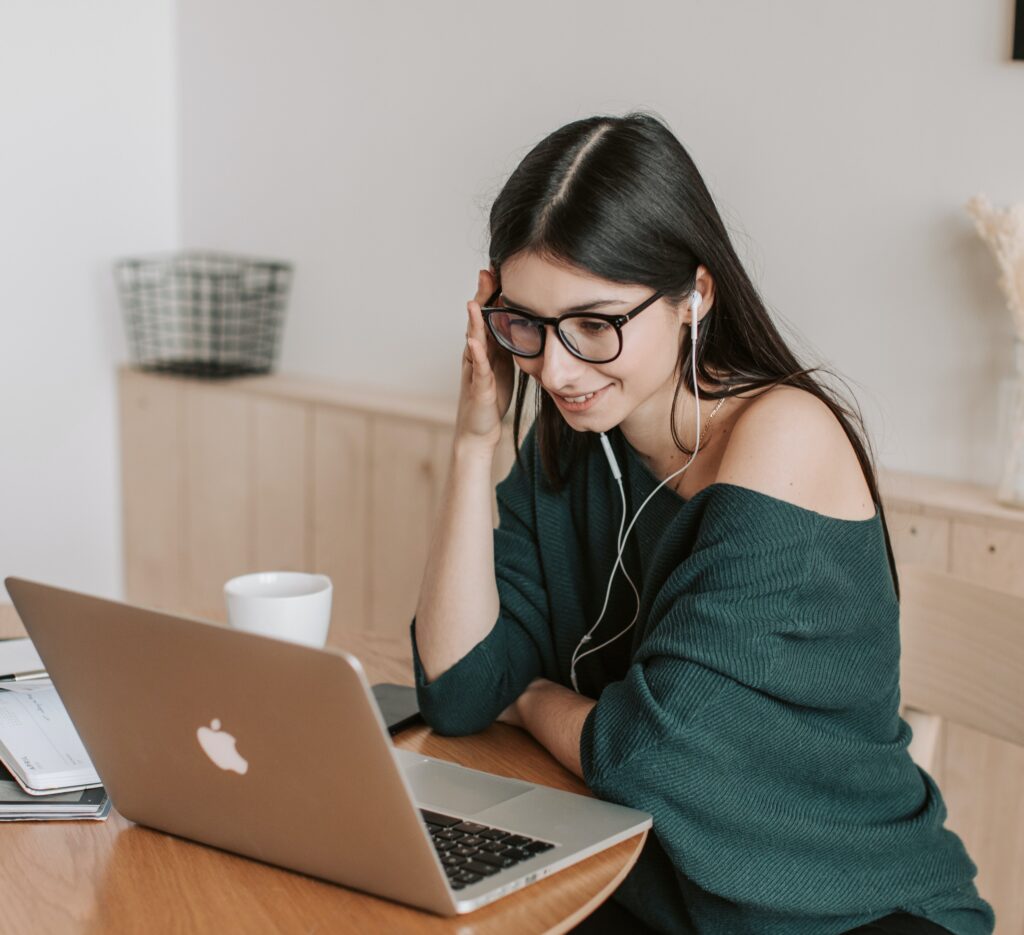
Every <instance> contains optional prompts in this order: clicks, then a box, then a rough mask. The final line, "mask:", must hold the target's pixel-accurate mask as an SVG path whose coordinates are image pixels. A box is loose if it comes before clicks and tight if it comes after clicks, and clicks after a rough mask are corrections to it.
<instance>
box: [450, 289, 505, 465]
mask: <svg viewBox="0 0 1024 935" xmlns="http://www.w3.org/2000/svg"><path fill="white" fill-rule="evenodd" d="M497 288H498V283H497V279H496V278H495V276H494V273H492V272H491V271H490V270H480V273H479V275H478V277H477V290H476V296H475V297H474V298H473V299H471V300H470V301H469V302H468V303H467V304H466V310H467V312H468V315H469V323H468V325H467V328H466V348H465V351H464V352H463V355H462V386H461V389H460V392H459V411H458V416H457V417H456V422H455V441H456V444H457V445H459V444H466V443H468V444H472V445H480V446H483V447H485V448H486V447H490V448H491V449H492V450H493V449H494V448H496V447H497V446H498V442H499V441H500V440H501V420H502V419H503V418H504V417H505V413H506V412H508V407H509V403H510V402H511V401H512V383H513V376H514V372H515V364H513V362H512V355H511V354H510V353H509V352H508V351H506V350H505V349H504V348H503V347H501V346H500V345H499V344H498V343H497V342H496V341H495V340H494V338H493V337H491V335H490V333H489V332H488V330H487V326H486V325H485V324H484V318H483V315H482V313H481V312H480V306H481V304H482V303H484V302H486V301H487V300H488V299H489V298H490V297H491V296H492V295H493V294H494V292H495V290H496V289H497Z"/></svg>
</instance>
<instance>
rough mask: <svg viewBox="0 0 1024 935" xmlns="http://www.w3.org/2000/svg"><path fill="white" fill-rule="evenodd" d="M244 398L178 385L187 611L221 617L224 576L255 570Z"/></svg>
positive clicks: (210, 387)
mask: <svg viewBox="0 0 1024 935" xmlns="http://www.w3.org/2000/svg"><path fill="white" fill-rule="evenodd" d="M252 412H253V410H252V403H251V400H250V399H249V398H248V397H247V396H245V395H243V394H241V393H232V392H231V391H230V390H229V389H226V388H223V387H220V386H218V385H217V384H215V383H211V384H204V383H201V382H199V381H196V382H193V383H190V384H189V385H188V386H187V387H186V388H185V425H186V432H185V491H186V500H185V524H186V541H187V543H188V545H187V548H186V550H185V562H184V572H185V573H184V576H183V579H184V580H183V589H184V597H185V604H186V607H187V608H188V610H190V611H191V612H192V613H195V614H198V615H201V616H204V617H209V618H211V619H214V620H225V619H226V616H227V614H226V611H225V607H224V582H225V581H227V580H228V579H229V578H233V577H234V576H235V575H242V574H246V573H248V572H250V571H255V570H257V569H256V568H255V566H254V558H255V556H254V554H253V551H254V550H253V549H252V541H253V527H254V525H255V522H254V518H253V510H252V506H253V498H252V489H253V488H252V447H251V440H252Z"/></svg>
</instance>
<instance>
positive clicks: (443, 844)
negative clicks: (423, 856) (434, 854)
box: [434, 838, 455, 854]
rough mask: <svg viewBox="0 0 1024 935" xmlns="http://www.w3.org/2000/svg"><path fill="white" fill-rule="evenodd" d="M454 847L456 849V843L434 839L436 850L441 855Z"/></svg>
mask: <svg viewBox="0 0 1024 935" xmlns="http://www.w3.org/2000/svg"><path fill="white" fill-rule="evenodd" d="M453 847H455V842H454V841H438V839H437V838H434V850H435V851H438V852H439V853H441V854H443V853H444V852H445V851H447V850H451V849H452V848H453Z"/></svg>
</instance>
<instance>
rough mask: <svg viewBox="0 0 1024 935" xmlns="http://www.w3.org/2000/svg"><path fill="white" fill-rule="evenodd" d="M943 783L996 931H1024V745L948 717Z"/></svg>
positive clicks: (954, 826)
mask: <svg viewBox="0 0 1024 935" xmlns="http://www.w3.org/2000/svg"><path fill="white" fill-rule="evenodd" d="M940 789H941V790H942V795H943V798H944V799H945V801H946V806H947V808H948V809H949V819H948V822H947V825H948V827H949V828H950V829H952V830H953V831H955V832H956V833H957V834H958V835H959V836H960V838H961V840H962V841H963V842H964V845H965V846H966V847H967V853H968V854H970V855H971V857H972V858H973V860H974V861H975V863H977V865H978V877H977V880H976V881H975V884H976V886H977V887H978V892H979V893H981V895H982V896H983V897H984V898H985V899H987V900H988V901H989V902H990V903H991V904H992V906H993V908H994V909H995V912H996V932H997V933H999V935H1002V933H1004V932H1005V933H1007V935H1010V933H1014V932H1024V886H1022V885H1021V880H1022V879H1024V748H1021V747H1017V746H1013V745H1012V744H1009V743H1005V742H1004V741H1001V740H996V739H995V738H994V737H988V736H986V735H985V734H981V733H979V732H978V731H975V730H970V729H969V728H966V727H961V726H960V725H959V724H953V723H947V724H946V725H945V738H944V743H943V754H942V782H941V785H940Z"/></svg>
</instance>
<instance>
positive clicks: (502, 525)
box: [411, 429, 993, 935]
mask: <svg viewBox="0 0 1024 935" xmlns="http://www.w3.org/2000/svg"><path fill="white" fill-rule="evenodd" d="M609 439H610V441H611V442H612V445H613V447H614V449H615V452H616V456H617V459H618V462H619V464H620V466H621V468H622V473H623V484H624V486H625V491H626V500H627V503H628V508H629V513H628V516H629V517H632V516H633V514H634V513H635V511H636V510H637V508H638V507H639V506H640V504H641V503H642V502H643V500H644V499H645V498H646V496H647V494H648V493H650V492H651V491H652V490H653V489H654V487H655V486H656V484H657V480H656V479H655V478H654V477H653V475H652V474H651V473H650V471H649V470H648V469H647V467H646V465H645V464H644V462H643V461H642V460H641V459H640V457H639V455H638V454H637V452H636V451H634V450H633V449H632V447H631V446H630V445H629V443H628V442H627V441H626V440H625V438H624V436H623V435H622V434H621V432H619V431H618V430H617V429H616V430H613V431H612V432H610V433H609ZM591 442H592V443H591V445H590V447H589V450H588V455H587V457H586V458H584V459H581V461H580V463H578V464H576V465H574V466H573V468H572V472H571V475H570V481H569V483H568V485H567V486H566V487H565V488H564V489H563V490H562V491H561V492H560V493H557V494H556V493H553V492H552V490H551V488H550V487H549V486H548V485H547V483H546V481H545V479H544V474H543V469H542V468H541V465H540V457H539V453H538V451H537V447H536V443H535V438H534V433H533V431H532V430H531V432H530V433H529V435H528V436H527V438H526V439H525V441H524V444H523V450H522V455H523V461H524V466H520V465H518V464H516V465H515V466H513V468H512V470H511V472H510V473H509V475H508V477H507V478H506V479H505V480H504V481H502V482H501V483H500V484H499V485H498V505H499V517H500V522H499V527H498V528H497V529H496V530H495V532H494V553H495V571H496V577H497V584H498V593H499V596H500V600H501V613H500V615H499V617H498V620H497V621H496V623H495V625H494V627H493V629H492V630H491V631H490V633H489V634H488V635H487V636H486V637H485V638H484V639H483V640H482V641H481V642H480V643H478V644H477V645H476V646H475V647H473V648H472V649H471V650H470V651H469V652H468V653H466V655H465V656H464V657H463V658H462V659H461V660H459V661H458V662H457V663H455V665H453V666H452V667H451V668H450V669H448V670H447V671H446V672H444V673H442V674H441V675H440V676H439V677H438V678H437V679H435V680H434V681H433V682H430V683H428V682H427V679H426V676H425V674H424V672H423V667H422V664H421V662H420V659H419V655H418V653H417V649H416V636H415V620H414V621H413V625H412V628H411V635H412V643H413V659H414V664H415V670H416V682H417V690H418V695H419V703H420V708H421V710H422V712H423V715H424V717H425V719H426V721H427V723H428V724H430V725H431V726H432V727H433V728H434V729H435V730H437V731H438V732H440V733H443V734H452V735H458V734H469V733H474V732H476V731H480V730H483V729H484V728H485V727H487V726H488V725H489V724H491V723H492V722H493V721H494V719H495V718H496V717H497V716H498V714H499V713H500V712H501V711H502V710H503V709H504V708H505V707H506V706H507V705H509V704H510V703H511V702H512V701H514V700H515V699H516V698H517V697H518V696H519V694H520V693H521V692H522V691H523V689H524V688H525V687H526V685H527V684H528V683H529V682H530V681H531V680H532V679H534V678H535V677H538V676H543V677H544V678H547V679H551V680H552V681H555V682H559V683H561V684H563V685H569V684H570V683H569V661H570V658H571V656H572V653H573V649H574V648H575V647H576V645H577V643H578V642H579V639H580V637H581V636H582V635H583V634H584V633H585V632H586V631H587V630H588V629H589V627H590V626H591V625H592V623H593V622H594V621H595V620H596V619H597V617H598V615H599V614H600V611H601V604H602V601H603V599H604V592H605V587H606V583H607V580H608V575H609V572H610V571H611V567H612V562H613V561H614V559H615V552H616V535H617V533H618V529H619V522H620V519H621V515H622V500H621V497H620V494H619V490H618V487H617V485H616V484H615V482H614V480H613V478H612V476H611V472H610V470H609V468H608V464H607V461H606V460H605V458H604V454H603V452H602V451H601V448H600V444H599V441H598V439H597V437H596V436H593V437H592V439H591ZM624 561H625V565H626V568H627V570H628V571H629V574H630V577H631V578H632V579H633V581H634V582H636V584H637V588H638V590H639V591H640V615H639V618H638V621H637V624H636V626H634V628H633V629H632V630H631V631H630V632H629V633H628V634H627V635H626V636H623V637H622V638H621V640H620V641H618V642H619V643H620V644H624V643H627V641H630V640H631V647H630V646H627V647H626V648H627V649H629V665H628V668H626V669H625V672H624V674H623V672H622V668H623V666H622V665H619V666H616V665H615V659H616V657H615V653H614V652H613V650H614V648H615V646H616V644H615V643H613V644H611V646H609V647H608V648H607V649H605V650H602V651H600V652H598V653H594V654H593V655H591V656H588V657H587V658H586V659H584V660H583V661H582V662H581V663H580V664H579V665H578V666H577V677H578V679H579V685H580V690H581V691H582V692H583V693H585V694H587V695H589V696H590V697H593V698H596V699H598V700H597V704H596V705H595V706H594V707H593V709H592V710H591V712H590V713H589V715H588V716H587V719H586V721H585V722H584V725H583V733H582V737H581V738H580V757H581V761H582V766H583V776H584V779H585V781H586V783H587V785H588V786H589V787H590V789H592V790H593V792H594V793H595V794H596V795H598V796H600V797H601V798H604V799H607V800H609V801H613V802H620V803H622V804H624V805H630V806H633V807H635V808H639V809H643V810H645V811H648V812H650V813H651V814H652V815H653V816H654V828H653V834H651V835H649V836H648V842H647V845H646V846H645V847H644V850H643V852H642V854H641V857H640V859H639V860H638V862H637V865H636V866H635V867H634V869H633V870H632V871H631V873H630V874H629V876H628V877H627V878H626V880H625V881H624V883H623V884H622V886H621V887H620V888H619V889H618V891H617V892H616V893H615V897H614V898H615V899H617V900H619V901H620V902H621V903H622V904H623V905H624V906H625V907H626V908H628V909H629V910H630V911H631V912H633V913H634V914H636V915H637V916H639V917H641V918H642V919H644V920H645V921H646V922H647V923H648V924H650V925H651V926H652V927H654V928H655V929H657V930H658V931H662V932H681V933H701V935H834V933H840V932H844V931H846V930H848V929H851V928H854V927H856V926H858V925H862V924H864V923H866V922H869V921H871V920H872V919H876V918H879V917H881V916H885V915H887V914H889V913H891V912H896V911H900V910H902V911H905V912H910V913H914V914H917V915H921V916H925V917H927V918H929V919H931V920H932V921H934V922H936V923H937V924H939V925H942V926H944V927H946V928H947V929H949V930H950V931H951V932H954V933H957V935H988V933H990V932H991V931H992V927H993V916H992V911H991V909H990V908H989V906H988V904H987V903H985V902H984V901H983V900H982V899H981V898H980V897H979V896H978V894H977V891H976V890H975V887H974V885H973V883H972V879H973V877H974V874H975V866H974V864H973V863H972V862H971V860H970V858H969V857H968V856H967V854H966V852H965V851H964V848H963V845H962V844H961V842H960V840H959V838H957V837H956V836H955V835H954V834H953V833H952V832H950V831H948V830H946V829H944V828H943V820H944V818H945V814H946V810H945V806H944V805H943V802H942V797H941V795H940V793H939V790H938V788H937V787H936V785H935V783H934V782H933V781H932V779H931V777H930V776H928V774H927V773H925V772H923V771H922V770H920V769H918V768H917V767H916V766H915V765H914V763H913V761H912V760H911V759H910V756H909V754H908V753H907V744H908V742H909V740H910V728H909V727H908V726H907V724H906V722H905V721H903V720H902V719H901V718H900V717H899V714H898V710H897V709H898V706H899V681H898V675H899V629H898V621H899V605H898V602H897V599H896V595H895V592H894V590H893V585H892V579H891V576H890V572H889V567H888V562H887V558H886V550H885V541H884V537H883V531H882V522H881V518H880V516H879V515H878V513H877V512H876V514H875V516H874V517H873V518H871V519H866V520H842V519H836V518H833V517H828V516H824V515H823V514H820V513H816V512H814V511H812V510H808V509H804V508H802V507H799V506H796V505H795V504H792V503H788V502H787V501H784V500H780V499H777V498H775V497H772V496H769V495H767V494H763V493H759V492H757V491H754V490H751V489H749V488H746V487H741V486H737V485H734V484H728V483H714V484H711V485H710V486H708V487H705V488H704V489H703V490H701V491H700V492H699V493H697V494H696V495H695V496H694V497H692V498H691V499H690V500H683V499H682V498H681V497H679V496H678V495H677V494H675V493H674V492H673V491H671V490H669V489H667V488H662V490H660V491H658V493H657V494H656V495H655V496H654V498H653V499H652V500H651V501H650V503H649V504H648V505H647V506H646V507H645V509H644V511H643V512H642V513H641V514H640V518H639V520H638V521H637V523H636V526H635V527H634V529H633V532H632V534H631V535H630V539H629V544H628V546H627V549H626V552H625V555H624ZM634 608H635V599H634V597H633V592H632V590H631V589H630V588H629V585H628V583H627V582H626V581H625V580H624V579H623V577H622V573H621V571H620V572H619V573H618V575H617V576H616V581H615V585H614V587H613V589H612V597H611V601H610V603H609V608H608V611H607V613H606V614H605V618H604V620H603V621H602V622H601V625H600V627H599V628H598V630H597V631H596V632H595V634H594V642H593V643H592V644H591V645H597V644H598V643H599V642H601V641H602V639H607V638H608V637H610V636H612V635H614V634H615V633H617V632H618V631H619V630H621V629H622V628H623V627H624V626H625V625H626V624H628V623H629V621H630V620H631V619H632V617H633V613H634ZM616 669H618V671H616Z"/></svg>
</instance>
